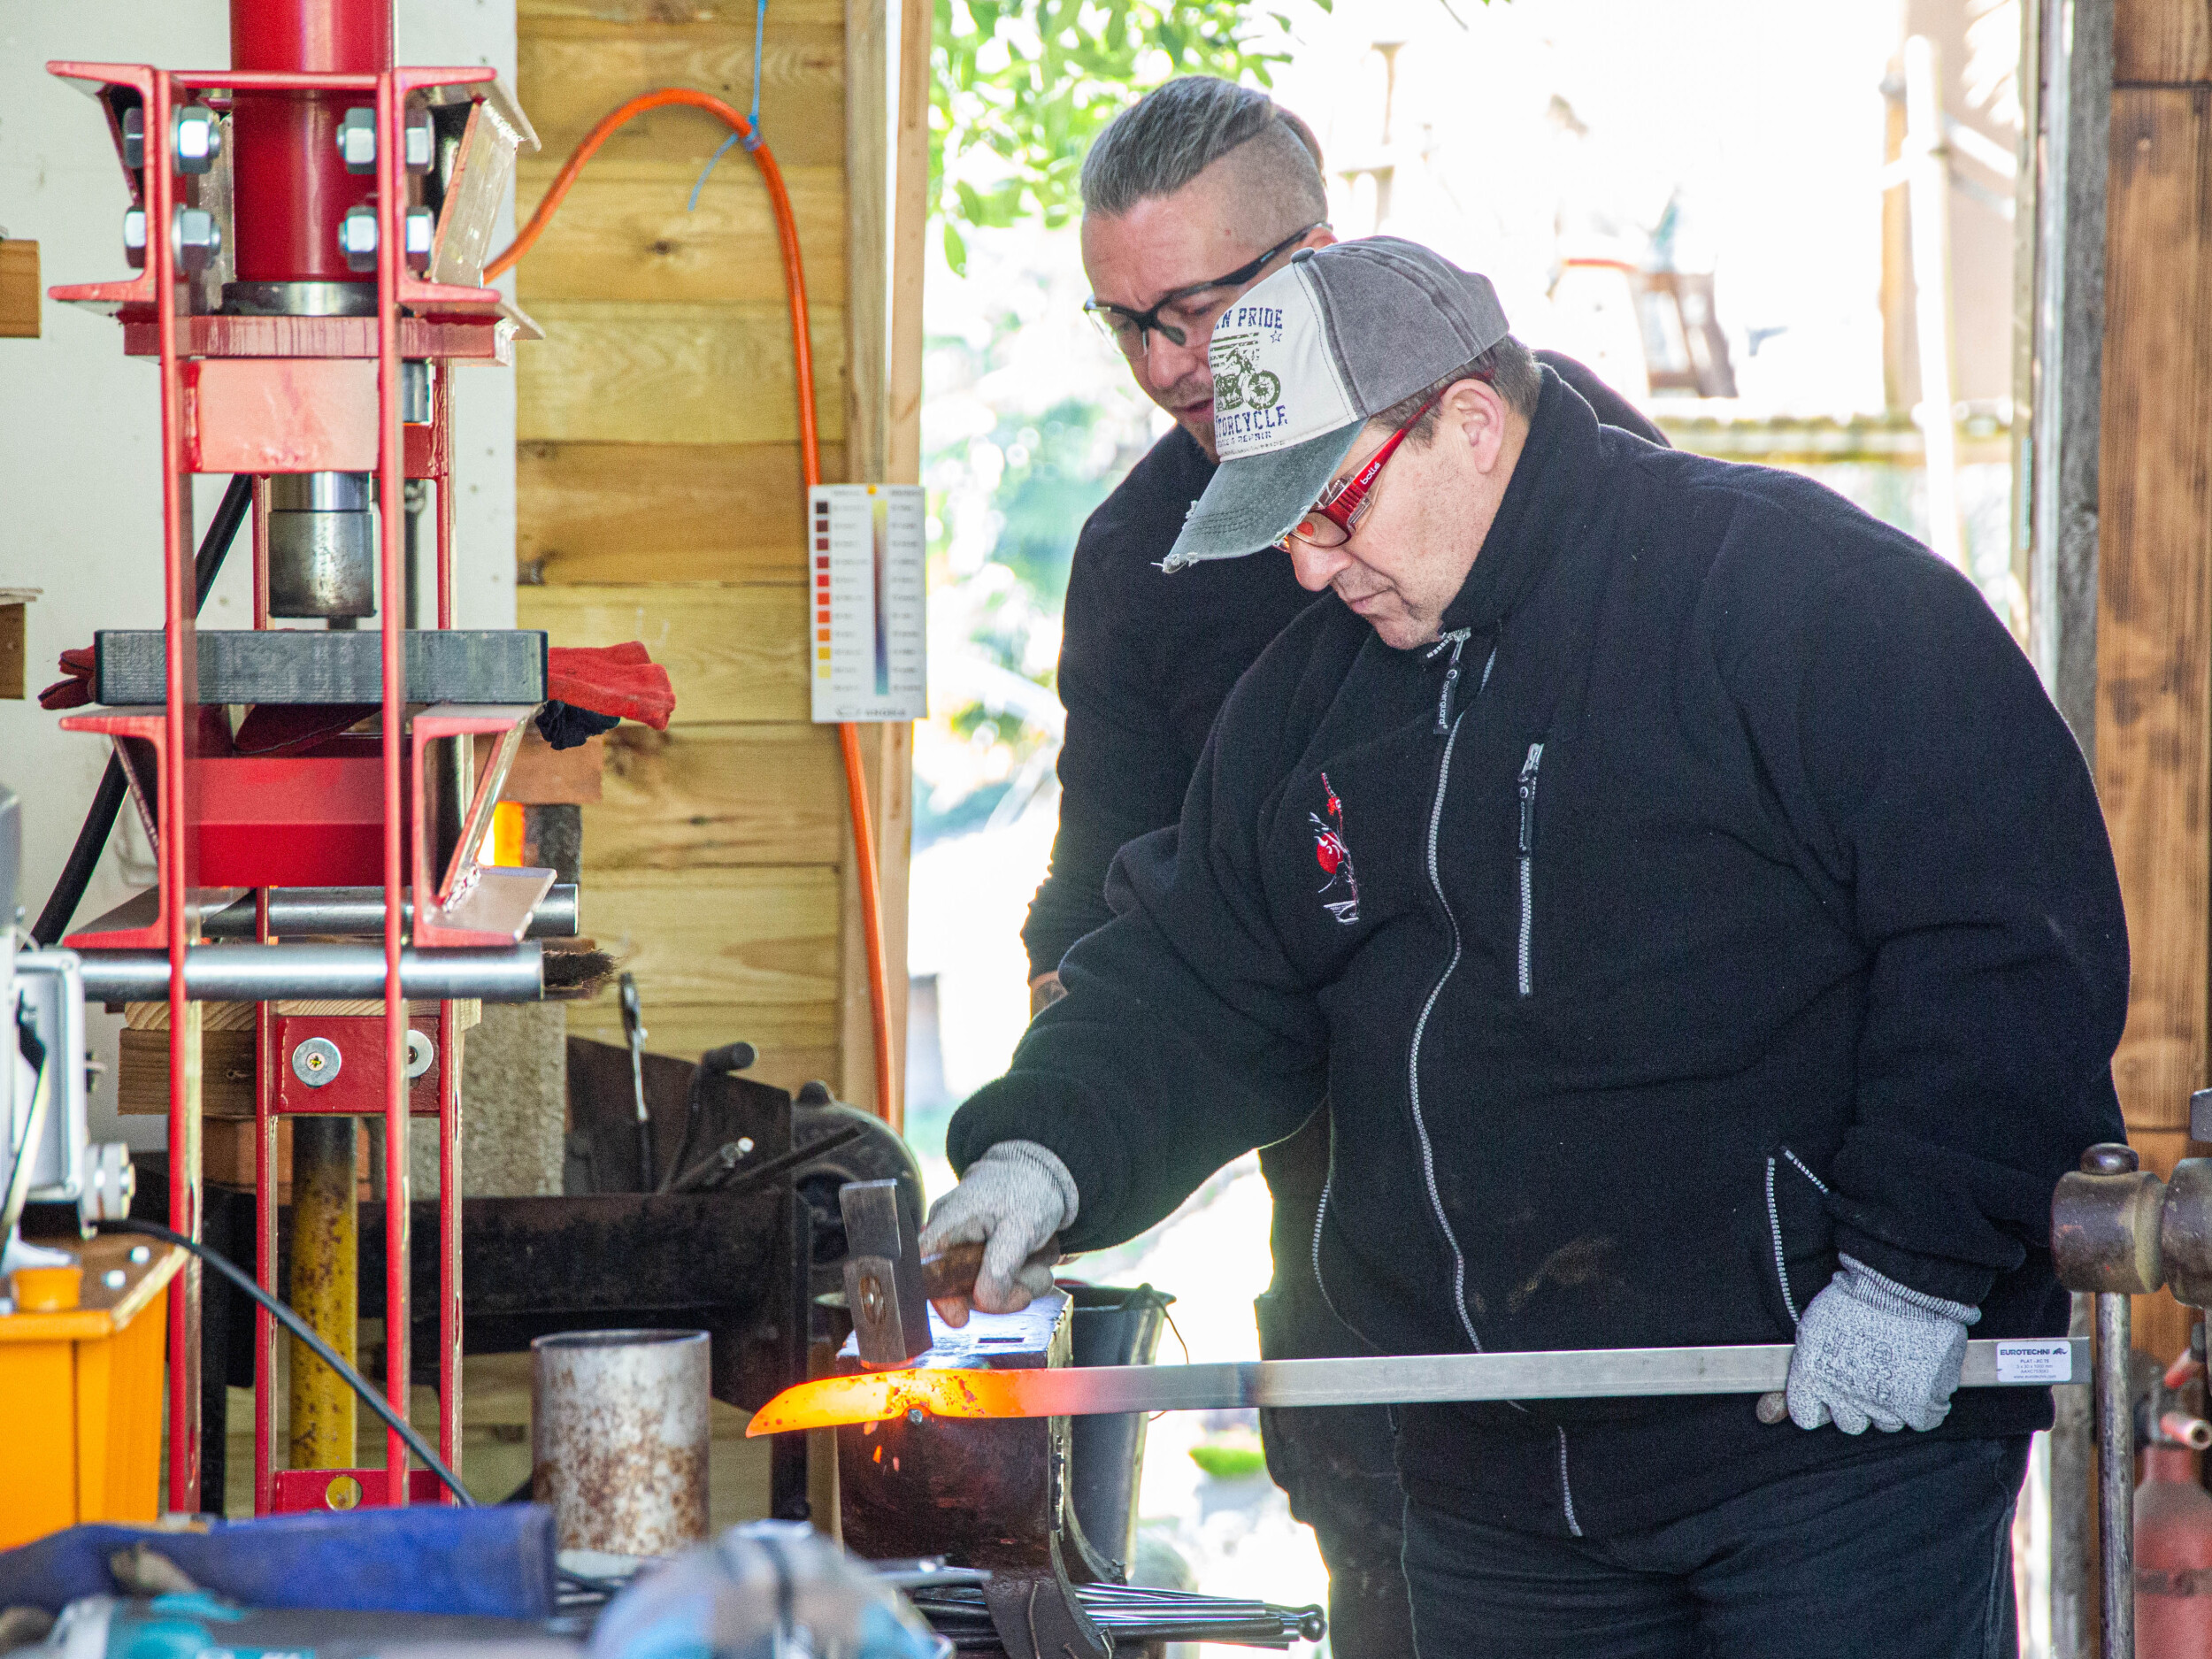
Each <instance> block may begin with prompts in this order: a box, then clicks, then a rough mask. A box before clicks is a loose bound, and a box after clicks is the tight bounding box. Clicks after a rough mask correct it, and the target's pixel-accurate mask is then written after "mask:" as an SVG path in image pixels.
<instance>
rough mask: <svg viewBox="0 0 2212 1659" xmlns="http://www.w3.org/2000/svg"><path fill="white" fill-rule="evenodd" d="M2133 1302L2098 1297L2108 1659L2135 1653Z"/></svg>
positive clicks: (2100, 1516)
mask: <svg viewBox="0 0 2212 1659" xmlns="http://www.w3.org/2000/svg"><path fill="white" fill-rule="evenodd" d="M2128 1316H2129V1304H2128V1299H2127V1297H2126V1296H2125V1295H2124V1294H2117V1293H2115V1292H2111V1291H2106V1292H2101V1293H2100V1294H2099V1295H2098V1297H2097V1358H2096V1371H2095V1377H2096V1388H2095V1395H2096V1398H2095V1400H2094V1402H2093V1406H2092V1409H2093V1410H2094V1412H2095V1414H2096V1419H2097V1524H2098V1525H2099V1526H2100V1527H2101V1529H2102V1530H2103V1544H2104V1548H2103V1552H2102V1556H2103V1559H2102V1565H2103V1569H2104V1571H2103V1579H2104V1582H2103V1584H2102V1586H2101V1592H2102V1601H2103V1612H2104V1659H2135V1398H2134V1391H2133V1388H2132V1386H2131V1379H2130V1377H2129V1363H2128V1348H2129V1328H2128V1327H2129V1317H2128Z"/></svg>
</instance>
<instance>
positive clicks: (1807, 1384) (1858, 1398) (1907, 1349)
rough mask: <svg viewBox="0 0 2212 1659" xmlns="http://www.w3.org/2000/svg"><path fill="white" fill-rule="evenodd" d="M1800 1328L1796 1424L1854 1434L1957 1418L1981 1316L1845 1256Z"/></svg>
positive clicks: (1793, 1394) (1793, 1375)
mask: <svg viewBox="0 0 2212 1659" xmlns="http://www.w3.org/2000/svg"><path fill="white" fill-rule="evenodd" d="M1841 1259H1842V1262H1843V1266H1842V1268H1841V1270H1840V1271H1838V1272H1837V1274H1836V1276H1835V1278H1834V1279H1831V1280H1830V1281H1829V1284H1828V1288H1827V1289H1825V1290H1824V1291H1822V1292H1821V1293H1820V1294H1818V1295H1817V1296H1815V1297H1814V1298H1813V1300H1812V1302H1811V1303H1810V1305H1809V1306H1808V1307H1807V1308H1806V1310H1805V1317H1803V1318H1802V1319H1801V1320H1799V1321H1798V1325H1797V1348H1796V1351H1795V1352H1794V1353H1793V1354H1792V1355H1791V1356H1790V1381H1789V1406H1790V1421H1791V1422H1793V1423H1794V1424H1796V1425H1797V1426H1798V1427H1799V1428H1801V1429H1816V1428H1818V1427H1820V1426H1821V1425H1823V1424H1824V1423H1827V1422H1829V1421H1831V1420H1833V1422H1834V1423H1835V1425H1836V1426H1837V1427H1838V1428H1839V1429H1841V1430H1842V1431H1843V1432H1845V1433H1846V1434H1863V1433H1865V1432H1866V1425H1868V1424H1869V1423H1871V1424H1872V1425H1874V1426H1875V1427H1876V1428H1878V1429H1880V1430H1881V1431H1882V1432H1884V1433H1894V1432H1896V1431H1897V1430H1899V1429H1904V1428H1912V1429H1923V1430H1925V1429H1932V1428H1934V1427H1935V1426H1936V1425H1938V1424H1939V1423H1941V1422H1942V1421H1943V1419H1944V1418H1945V1417H1948V1416H1949V1415H1950V1413H1951V1394H1952V1393H1953V1391H1954V1390H1955V1389H1956V1388H1957V1387H1958V1386H1959V1366H1960V1365H1961V1363H1963V1362H1964V1360H1965V1358H1966V1327H1967V1326H1968V1325H1972V1324H1973V1323H1974V1322H1975V1321H1976V1320H1978V1319H1979V1318H1980V1317H1982V1315H1981V1310H1980V1309H1978V1308H1970V1307H1968V1306H1966V1304H1965V1303H1963V1302H1946V1301H1945V1300H1944V1299H1943V1298H1942V1297H1940V1296H1931V1295H1927V1294H1924V1293H1923V1292H1921V1291H1917V1290H1914V1289H1912V1288H1911V1287H1910V1286H1905V1285H1901V1284H1899V1283H1898V1282H1897V1281H1896V1280H1895V1279H1890V1278H1886V1277H1885V1276H1884V1275H1883V1274H1880V1273H1878V1272H1876V1271H1874V1270H1873V1269H1872V1268H1870V1267H1869V1266H1868V1265H1867V1264H1866V1263H1863V1262H1861V1261H1858V1260H1856V1259H1855V1258H1854V1257H1852V1256H1844V1257H1843V1258H1841Z"/></svg>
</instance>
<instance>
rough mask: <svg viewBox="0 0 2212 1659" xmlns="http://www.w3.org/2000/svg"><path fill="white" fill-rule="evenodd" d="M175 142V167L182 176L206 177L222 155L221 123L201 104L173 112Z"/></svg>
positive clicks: (189, 105) (187, 105) (213, 113)
mask: <svg viewBox="0 0 2212 1659" xmlns="http://www.w3.org/2000/svg"><path fill="white" fill-rule="evenodd" d="M173 126H174V127H175V142H176V152H177V166H178V169H179V170H180V172H184V173H206V172H208V171H209V170H210V169H211V168H212V167H213V166H214V165H215V160H216V157H219V156H220V155H221V154H222V153H223V123H222V120H221V119H220V118H219V117H218V116H217V115H216V113H215V111H212V110H211V109H209V108H208V107H207V105H205V104H186V105H185V106H184V107H183V108H182V109H180V110H179V111H177V119H176V120H175V122H174V123H173Z"/></svg>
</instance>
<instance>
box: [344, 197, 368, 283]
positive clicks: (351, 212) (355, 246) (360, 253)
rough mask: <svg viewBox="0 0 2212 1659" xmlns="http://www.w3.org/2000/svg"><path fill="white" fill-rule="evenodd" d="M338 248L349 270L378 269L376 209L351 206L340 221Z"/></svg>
mask: <svg viewBox="0 0 2212 1659" xmlns="http://www.w3.org/2000/svg"><path fill="white" fill-rule="evenodd" d="M338 248H339V251H340V252H342V253H343V254H344V255H345V256H346V269H348V270H349V271H373V270H375V269H376V210H375V209H374V208H373V207H367V206H362V207H349V208H348V209H347V210H346V216H345V217H344V218H343V219H340V220H339V221H338Z"/></svg>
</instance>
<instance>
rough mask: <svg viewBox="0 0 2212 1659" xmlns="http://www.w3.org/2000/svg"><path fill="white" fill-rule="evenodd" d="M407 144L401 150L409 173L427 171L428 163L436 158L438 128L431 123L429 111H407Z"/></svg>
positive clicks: (428, 169) (428, 168)
mask: <svg viewBox="0 0 2212 1659" xmlns="http://www.w3.org/2000/svg"><path fill="white" fill-rule="evenodd" d="M405 131H406V135H407V145H406V149H405V150H404V151H403V155H404V156H405V157H406V161H407V171H408V172H410V173H428V172H429V171H430V164H431V163H432V162H433V161H434V160H435V159H436V158H437V154H438V129H437V128H436V127H434V126H432V125H431V121H430V111H427V110H410V111H407V125H406V128H405Z"/></svg>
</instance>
